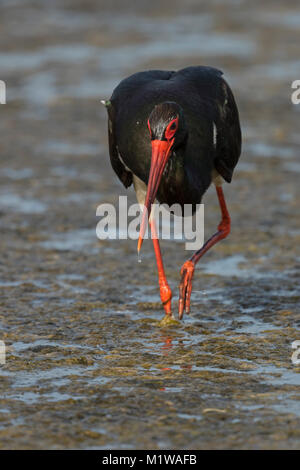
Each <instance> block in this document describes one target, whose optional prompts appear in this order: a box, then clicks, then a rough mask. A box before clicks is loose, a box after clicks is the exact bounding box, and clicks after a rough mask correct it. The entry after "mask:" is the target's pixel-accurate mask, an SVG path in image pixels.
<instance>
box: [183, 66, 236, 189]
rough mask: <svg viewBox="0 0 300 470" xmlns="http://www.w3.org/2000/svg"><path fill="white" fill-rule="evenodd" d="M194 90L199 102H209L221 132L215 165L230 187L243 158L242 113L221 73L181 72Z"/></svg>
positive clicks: (204, 69) (206, 69) (209, 69)
mask: <svg viewBox="0 0 300 470" xmlns="http://www.w3.org/2000/svg"><path fill="white" fill-rule="evenodd" d="M177 74H178V75H181V76H183V77H184V80H185V81H186V82H188V84H189V86H190V87H193V88H194V90H195V92H196V93H197V95H198V97H199V99H201V100H203V101H206V102H209V103H210V104H211V105H212V106H209V107H208V108H205V109H208V110H209V112H211V115H210V117H211V119H212V120H213V122H214V124H215V126H216V128H217V136H216V156H215V160H214V165H215V168H216V170H217V171H218V173H220V175H221V176H222V177H223V178H224V179H225V181H227V182H228V183H230V181H231V179H232V174H233V170H234V168H235V166H236V164H237V162H238V160H239V157H240V154H241V128H240V121H239V113H238V109H237V106H236V103H235V99H234V96H233V94H232V91H231V89H230V87H229V85H228V84H227V82H226V81H225V80H224V79H223V77H222V75H223V72H221V71H220V70H218V69H215V68H213V67H204V66H199V67H187V68H185V69H182V70H179V72H177Z"/></svg>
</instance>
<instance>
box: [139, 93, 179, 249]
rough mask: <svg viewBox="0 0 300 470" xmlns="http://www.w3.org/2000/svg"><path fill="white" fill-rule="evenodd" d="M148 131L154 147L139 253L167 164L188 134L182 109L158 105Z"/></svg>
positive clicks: (177, 106)
mask: <svg viewBox="0 0 300 470" xmlns="http://www.w3.org/2000/svg"><path fill="white" fill-rule="evenodd" d="M148 129H149V133H150V140H151V146H152V157H151V167H150V173H149V179H148V188H147V194H146V199H145V207H144V212H143V215H142V222H141V228H140V236H139V241H138V252H139V251H140V249H141V246H142V243H143V237H144V234H145V230H146V226H147V222H148V219H149V217H150V212H151V206H152V204H153V202H154V200H155V197H156V193H157V191H158V187H159V184H160V181H161V178H162V175H163V172H164V169H165V166H166V163H167V161H168V159H169V158H170V156H171V154H172V150H173V149H174V148H176V147H178V146H179V145H180V144H181V143H182V142H183V140H184V139H185V137H186V134H187V131H186V127H185V122H184V116H183V111H182V108H181V107H180V106H179V105H178V104H177V103H174V102H168V101H166V102H164V103H160V104H158V105H157V106H155V107H154V109H153V110H152V111H151V113H150V116H149V119H148Z"/></svg>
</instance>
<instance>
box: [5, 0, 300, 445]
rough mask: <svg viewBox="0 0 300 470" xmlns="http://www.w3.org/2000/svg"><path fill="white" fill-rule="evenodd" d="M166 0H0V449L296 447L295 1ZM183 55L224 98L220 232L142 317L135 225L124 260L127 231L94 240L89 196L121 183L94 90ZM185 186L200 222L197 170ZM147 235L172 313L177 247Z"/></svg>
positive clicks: (104, 197) (153, 280) (211, 216)
mask: <svg viewBox="0 0 300 470" xmlns="http://www.w3.org/2000/svg"><path fill="white" fill-rule="evenodd" d="M172 7H173V8H174V14H172V13H170V2H168V1H160V2H151V5H150V4H149V2H143V1H142V2H139V4H138V7H136V9H133V7H132V8H129V9H128V8H127V7H125V5H124V2H110V6H106V4H105V5H104V3H103V5H102V2H96V1H92V0H89V1H86V2H80V1H79V0H75V1H72V2H71V1H67V0H64V1H60V2H56V3H55V4H52V6H51V5H40V4H36V2H30V1H28V2H27V1H15V2H8V1H6V2H2V6H1V15H0V18H1V20H0V26H1V46H0V47H1V49H0V71H1V72H0V75H1V76H0V79H1V80H5V82H6V84H7V104H6V105H1V106H0V113H1V117H0V150H1V159H0V226H1V246H0V251H1V257H0V259H1V262H0V340H3V341H5V344H6V347H7V353H6V364H5V365H2V366H0V448H3V449H12V448H18V449H30V448H34V449H43V448H50V449H63V448H81V449H92V448H96V449H117V448H123V449H136V448H147V449H149V448H152V449H164V448H173V449H179V448H187V449H208V448H212V449H223V448H229V449H236V448H242V449H263V448H272V449H279V448H285V449H296V448H299V444H300V404H299V398H300V394H299V386H300V367H299V366H296V365H293V364H292V362H291V355H292V352H293V350H292V347H291V345H292V342H293V341H295V340H300V332H299V324H300V320H299V310H300V309H299V300H300V295H299V278H300V270H299V267H300V255H299V242H300V218H299V171H300V166H299V143H300V137H299V116H300V115H299V112H300V105H298V106H297V105H293V104H292V103H291V100H290V95H291V91H292V90H291V83H292V81H294V80H296V79H299V69H300V61H299V50H298V45H299V21H300V9H299V6H297V2H293V1H288V2H285V3H284V5H282V6H280V5H279V4H278V3H277V2H275V1H272V2H271V1H267V2H264V4H263V5H262V4H261V2H258V1H253V2H251V5H250V4H249V2H245V1H240V2H235V1H233V0H232V1H225V0H224V1H214V2H211V1H210V2H209V1H205V2H201V6H199V2H196V1H195V2H194V1H189V2H184V5H183V4H182V2H179V1H178V2H177V1H172ZM175 12H177V14H176V13H175ZM201 63H202V64H207V65H212V66H216V67H218V68H221V69H222V70H223V71H224V72H225V77H226V78H227V79H228V81H229V83H230V85H231V86H232V89H233V91H234V93H235V96H236V99H237V103H238V106H239V109H240V117H241V123H242V130H243V137H244V146H243V154H242V157H241V160H240V163H239V165H238V167H237V169H236V172H235V174H234V178H233V181H232V184H231V185H226V187H225V188H224V191H225V194H226V198H227V201H228V206H229V208H230V212H231V216H232V233H231V234H230V236H229V237H228V239H226V240H224V241H223V242H221V243H220V244H219V245H218V246H216V247H215V248H214V249H212V250H211V251H210V252H209V253H208V254H207V255H206V256H205V257H204V258H203V260H202V261H201V262H200V263H199V265H198V267H197V271H196V273H195V277H194V283H193V294H192V312H191V315H190V316H189V317H184V321H183V322H181V323H180V324H178V325H173V326H170V327H165V328H162V327H160V326H159V322H160V320H161V318H162V315H163V311H162V308H161V305H160V299H159V293H158V289H157V274H156V266H155V260H154V256H153V251H152V246H151V245H152V244H151V243H150V241H145V243H144V245H143V253H142V258H143V259H142V263H138V262H137V256H136V242H134V241H132V240H128V241H127V240H121V241H113V240H112V241H99V240H98V239H97V238H96V233H95V229H96V224H97V221H98V219H97V218H96V215H95V214H96V208H97V206H98V205H99V204H101V203H104V202H111V203H117V200H118V196H119V195H120V194H121V195H123V194H127V193H126V191H125V189H124V188H122V187H121V184H120V183H119V181H118V180H117V178H116V176H115V175H114V173H113V171H112V169H111V167H110V163H109V158H108V147H107V135H106V126H107V122H106V113H105V109H104V108H103V107H102V106H101V105H100V99H101V98H109V96H110V94H111V92H112V90H113V88H114V87H115V86H116V84H117V83H118V82H119V80H120V79H121V78H123V77H125V76H127V75H129V74H131V73H133V72H135V71H137V70H143V69H147V68H166V69H178V68H182V67H184V66H187V65H190V64H201ZM129 194H130V201H132V202H135V197H134V194H133V191H132V190H130V192H129ZM203 202H204V203H205V236H206V238H207V237H208V236H210V234H212V233H213V232H214V231H215V229H216V227H217V225H218V223H219V209H218V205H217V200H216V197H215V193H214V190H213V188H211V189H210V190H209V191H208V193H207V195H206V196H205V198H204V201H203ZM162 250H163V255H164V259H165V264H166V272H167V276H168V279H169V280H170V284H171V287H172V288H173V295H174V299H175V302H174V310H175V312H176V309H177V299H178V291H177V286H178V282H179V271H180V267H181V265H182V263H183V262H184V261H185V259H186V258H187V256H190V254H189V253H187V252H185V250H184V243H181V242H174V241H171V242H168V241H163V242H162Z"/></svg>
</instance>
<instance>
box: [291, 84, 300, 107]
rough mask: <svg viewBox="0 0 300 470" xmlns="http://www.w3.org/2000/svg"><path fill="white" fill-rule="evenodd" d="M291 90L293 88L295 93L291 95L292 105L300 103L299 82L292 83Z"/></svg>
mask: <svg viewBox="0 0 300 470" xmlns="http://www.w3.org/2000/svg"><path fill="white" fill-rule="evenodd" d="M292 88H295V91H294V92H293V93H292V95H291V100H292V103H293V104H299V103H300V80H294V81H293V83H292Z"/></svg>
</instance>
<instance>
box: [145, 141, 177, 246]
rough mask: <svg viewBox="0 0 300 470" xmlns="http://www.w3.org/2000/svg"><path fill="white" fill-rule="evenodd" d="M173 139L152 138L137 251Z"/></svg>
mask: <svg viewBox="0 0 300 470" xmlns="http://www.w3.org/2000/svg"><path fill="white" fill-rule="evenodd" d="M173 143H174V139H172V140H152V142H151V144H152V158H151V168H150V173H149V180H148V188H147V194H146V199H145V205H144V211H143V215H142V222H141V228H140V235H139V240H138V246H137V250H138V253H139V251H140V249H141V246H142V243H143V239H144V235H145V231H146V227H147V223H148V220H149V217H150V214H151V207H152V204H153V202H154V200H155V197H156V193H157V191H158V188H159V183H160V180H161V177H162V174H163V171H164V169H165V166H166V163H167V161H168V158H169V156H170V151H171V148H172V145H173Z"/></svg>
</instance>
